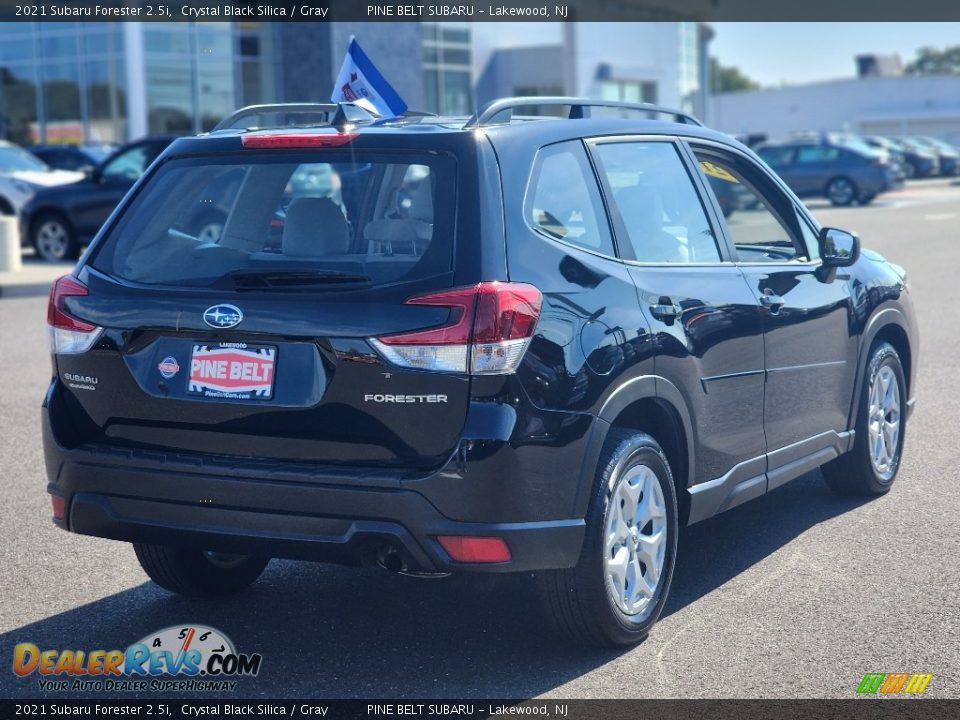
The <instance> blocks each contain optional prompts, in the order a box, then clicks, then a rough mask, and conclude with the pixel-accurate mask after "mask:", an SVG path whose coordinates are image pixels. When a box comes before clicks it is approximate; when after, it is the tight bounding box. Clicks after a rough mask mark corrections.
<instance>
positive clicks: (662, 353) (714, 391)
mask: <svg viewBox="0 0 960 720" xmlns="http://www.w3.org/2000/svg"><path fill="white" fill-rule="evenodd" d="M591 148H592V152H593V156H594V158H595V161H596V162H597V165H598V167H599V169H600V175H601V180H602V183H603V186H604V191H605V194H606V196H607V200H608V204H609V206H610V209H611V214H612V216H613V220H614V227H615V229H616V237H617V244H618V247H619V248H620V251H621V254H622V255H623V256H624V257H625V258H626V262H627V264H628V267H629V270H630V274H631V276H632V278H633V280H634V283H635V285H636V287H637V293H638V297H639V301H640V311H641V312H642V313H643V314H644V315H645V316H646V318H647V320H648V322H649V324H650V327H651V329H652V332H653V334H654V336H655V337H656V342H657V346H658V347H657V355H656V360H655V368H654V369H655V372H656V375H657V376H658V377H662V378H664V379H665V380H666V381H668V382H669V383H671V384H672V385H674V386H676V388H677V389H678V390H679V391H680V393H681V394H682V396H683V398H684V400H685V401H686V403H687V406H688V408H689V410H690V415H691V417H692V418H694V422H695V427H694V432H695V434H696V438H695V457H696V467H695V469H694V477H695V482H696V483H698V484H700V490H708V491H709V492H708V493H707V495H709V496H710V498H709V499H708V500H707V502H706V504H703V503H699V502H697V503H695V504H694V506H693V508H692V510H691V520H696V519H700V517H702V516H706V515H709V514H712V513H713V512H715V511H717V510H718V509H721V507H722V508H725V507H729V506H731V505H734V504H738V503H739V502H743V501H745V500H747V499H749V498H751V497H755V496H756V495H758V494H760V493H762V492H763V491H764V489H765V478H764V471H765V470H766V466H765V457H764V453H765V452H766V444H765V441H764V435H763V421H762V419H763V367H764V361H763V334H762V328H761V325H760V314H759V305H758V300H757V298H756V297H755V296H754V294H753V293H751V292H750V288H749V287H748V286H747V284H746V282H745V280H744V277H743V274H742V273H741V272H740V270H739V269H738V268H737V267H736V266H735V265H734V263H733V262H732V261H731V258H730V257H729V254H728V251H727V249H726V247H724V245H723V242H722V237H721V235H720V233H719V232H718V227H717V225H716V224H715V222H716V221H715V218H714V217H713V216H712V214H711V213H710V212H708V211H707V209H706V208H705V207H704V204H703V203H702V201H701V195H700V193H701V192H702V187H701V185H700V181H699V177H698V176H697V175H696V172H695V170H694V169H693V168H692V161H691V159H690V158H689V157H688V156H687V154H686V152H685V150H684V149H683V148H682V147H681V146H680V145H679V144H678V143H676V142H675V141H674V140H673V139H672V138H664V137H619V138H603V139H597V140H594V141H592V142H591ZM708 481H714V482H713V483H712V485H710V486H707V485H704V483H707V482H708ZM693 492H694V494H695V495H696V494H698V491H697V490H694V491H693ZM701 497H706V495H703V496H701Z"/></svg>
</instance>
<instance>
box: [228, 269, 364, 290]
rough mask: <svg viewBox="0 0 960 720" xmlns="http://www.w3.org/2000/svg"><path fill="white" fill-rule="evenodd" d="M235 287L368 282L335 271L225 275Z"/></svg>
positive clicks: (361, 277)
mask: <svg viewBox="0 0 960 720" xmlns="http://www.w3.org/2000/svg"><path fill="white" fill-rule="evenodd" d="M227 277H229V278H230V279H231V280H233V282H234V284H235V285H236V286H237V287H290V286H295V285H327V284H332V283H363V282H370V278H369V277H367V276H366V275H359V274H356V273H346V272H338V271H336V270H234V271H233V272H229V273H227Z"/></svg>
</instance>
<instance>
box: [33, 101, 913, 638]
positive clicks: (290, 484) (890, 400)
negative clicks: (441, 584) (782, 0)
mask: <svg viewBox="0 0 960 720" xmlns="http://www.w3.org/2000/svg"><path fill="white" fill-rule="evenodd" d="M535 104H540V105H545V106H550V107H552V108H553V109H554V110H556V109H557V108H562V110H563V112H564V113H565V117H563V118H519V117H513V116H512V111H513V109H514V108H517V107H521V106H527V107H528V106H530V105H535ZM664 115H665V116H666V118H665V119H663V117H662V116H664ZM653 116H656V117H659V118H660V119H656V117H653ZM312 176H316V177H322V178H323V182H318V183H311V182H299V181H297V182H294V181H292V179H293V178H302V177H312ZM213 198H216V202H217V204H218V207H220V208H225V211H224V212H225V213H226V216H225V219H224V221H223V223H222V227H221V228H220V230H219V232H218V236H217V237H216V238H211V237H209V236H204V237H198V236H196V235H193V234H191V232H190V225H189V223H188V222H187V220H186V219H187V218H190V217H193V216H194V215H195V214H196V210H197V209H198V207H202V206H203V204H204V203H207V202H211V201H212V199H213ZM48 322H49V325H50V338H51V351H52V353H53V364H54V371H53V378H52V382H51V384H50V387H49V390H48V392H47V395H46V398H45V400H44V403H43V408H44V411H43V434H44V445H45V452H46V464H47V472H48V478H49V485H48V491H49V492H50V494H51V496H52V499H53V513H54V520H55V522H56V523H57V524H58V525H60V526H61V527H63V528H65V529H67V530H71V531H73V532H78V533H84V534H89V535H97V536H101V537H107V538H115V539H118V540H125V541H129V542H132V543H134V546H135V548H136V552H137V556H138V558H139V559H140V562H141V564H142V565H143V567H144V569H145V570H146V572H147V573H148V574H149V575H150V577H151V578H153V579H154V581H156V582H157V583H158V584H160V585H161V586H163V587H165V588H167V589H169V590H172V591H175V592H179V593H184V594H187V595H195V594H217V593H229V592H234V591H238V590H240V589H242V588H243V587H245V586H246V585H248V584H249V583H250V582H252V581H253V580H254V579H255V578H256V577H257V576H258V575H259V574H260V572H261V571H262V570H263V568H264V566H265V565H266V563H267V561H268V558H270V557H285V558H303V559H310V560H324V561H336V562H344V563H376V564H380V565H382V566H384V567H386V568H388V569H392V570H397V571H403V572H408V573H431V574H433V573H447V572H461V571H463V572H519V571H533V572H534V573H535V574H536V579H537V584H538V587H539V590H540V592H541V593H542V595H543V608H544V613H545V615H546V616H547V617H548V618H550V619H551V620H552V621H553V622H554V623H555V624H556V625H557V626H558V627H559V628H560V629H561V630H562V631H564V632H565V633H566V634H568V635H570V636H573V637H574V638H577V639H579V640H582V641H588V642H594V643H601V644H627V643H632V642H636V641H637V640H639V639H641V638H643V637H644V636H645V634H646V633H647V632H648V630H649V629H650V627H651V626H652V625H653V623H654V622H655V621H656V619H657V618H658V616H659V614H660V612H661V609H662V608H663V605H664V602H665V600H666V597H667V593H668V590H669V587H670V581H671V577H672V574H673V567H674V559H675V556H676V547H677V534H678V529H679V528H680V527H681V526H683V525H685V524H687V523H694V522H697V521H700V520H703V519H705V518H708V517H710V516H712V515H714V514H716V513H719V512H722V511H724V510H726V509H728V508H730V507H733V506H735V505H738V504H740V503H742V502H744V501H746V500H749V499H751V498H754V497H757V496H759V495H761V494H763V493H765V492H767V491H768V490H771V489H773V488H775V487H777V486H779V485H781V484H782V483H784V482H787V481H788V480H790V479H792V478H795V477H797V476H799V475H801V474H802V473H805V472H807V471H809V470H812V469H814V468H817V467H819V466H823V474H824V476H825V478H826V481H827V482H828V483H829V485H830V487H832V488H833V489H834V490H836V491H838V492H841V493H861V494H881V493H884V492H886V491H887V490H888V489H889V488H890V485H891V483H892V482H893V480H894V478H895V477H896V474H897V470H898V468H899V465H900V460H901V452H902V448H903V440H904V430H905V423H906V420H907V417H908V415H909V411H910V409H911V408H912V407H913V390H914V378H915V374H916V362H917V336H916V326H915V321H914V315H913V310H912V305H911V301H910V295H909V291H908V288H907V283H906V279H905V273H904V271H903V270H902V269H901V268H899V267H898V266H896V265H893V264H891V263H888V262H886V261H885V260H884V259H883V258H882V257H880V256H878V255H876V254H875V253H871V252H869V251H867V250H863V251H861V250H860V248H859V241H858V240H857V238H856V237H855V236H853V235H851V234H849V233H846V232H843V231H841V230H836V229H830V228H821V227H820V226H819V225H818V224H817V222H816V221H815V219H814V218H813V217H812V216H811V215H810V214H809V213H808V211H807V210H806V209H805V208H804V206H803V205H802V204H801V203H800V202H799V201H798V200H797V199H796V197H795V196H794V195H793V194H792V193H791V192H790V190H789V189H788V188H787V187H786V186H785V185H784V184H783V183H782V182H781V181H780V180H779V179H778V178H777V177H776V175H775V174H773V172H772V171H770V169H769V168H768V167H766V166H765V165H764V164H763V162H762V161H761V160H759V158H758V157H757V156H756V155H755V154H754V153H752V152H751V151H750V150H749V149H747V148H746V147H744V146H742V145H740V144H739V143H737V142H736V141H734V140H732V139H730V138H729V137H727V136H726V135H723V134H721V133H718V132H714V131H711V130H708V129H705V128H703V127H701V126H700V125H699V124H698V123H697V122H696V121H695V120H693V119H692V118H690V117H689V116H686V115H684V114H682V113H679V112H677V111H670V110H664V109H662V108H657V107H653V106H648V105H629V104H624V103H605V102H601V101H593V100H582V99H573V98H514V99H509V100H501V101H496V102H494V103H492V104H490V105H488V106H487V107H486V108H485V109H484V110H483V111H481V112H480V113H478V115H476V116H474V117H472V118H469V119H464V118H460V119H455V118H436V117H428V116H420V115H416V116H408V117H401V118H395V119H390V120H382V119H375V118H373V117H370V116H368V115H367V114H366V113H365V112H363V111H362V110H361V109H359V108H356V107H353V106H350V105H346V104H345V105H339V106H269V107H259V108H249V109H245V110H243V111H239V112H238V113H236V114H235V115H234V116H232V117H231V118H229V119H228V120H226V121H224V123H222V127H221V128H220V129H218V130H216V131H214V132H212V133H210V134H208V135H205V136H201V137H193V138H184V139H180V140H177V141H176V142H174V143H173V145H172V146H171V147H169V148H168V149H167V150H166V151H165V152H164V153H163V154H162V156H161V157H160V158H159V159H158V160H157V161H156V162H155V163H154V164H153V165H152V166H151V168H150V169H149V171H148V172H147V173H146V175H145V176H144V177H143V178H142V179H141V181H140V182H138V184H137V185H136V186H135V187H134V188H133V189H132V190H131V192H130V193H129V195H128V196H127V198H126V199H125V200H124V201H123V202H122V203H121V205H120V207H119V208H118V209H117V210H116V211H115V212H114V213H113V215H112V216H111V217H110V219H109V220H108V221H107V222H106V224H105V225H104V227H103V229H102V230H101V232H100V233H99V235H98V237H97V238H96V239H95V241H94V242H93V244H92V245H91V247H90V248H89V249H88V251H87V253H86V254H85V255H84V257H83V258H82V259H81V261H80V263H79V264H78V266H77V268H76V270H75V271H74V272H73V274H71V275H69V276H67V277H64V278H62V279H61V280H60V281H58V282H57V283H56V285H55V286H54V288H53V290H52V292H51V298H50V306H49V317H48Z"/></svg>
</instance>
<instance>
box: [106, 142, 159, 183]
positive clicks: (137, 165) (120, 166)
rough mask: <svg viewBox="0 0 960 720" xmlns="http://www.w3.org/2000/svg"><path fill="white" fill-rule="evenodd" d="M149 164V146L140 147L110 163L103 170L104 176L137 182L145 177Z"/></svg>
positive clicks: (131, 149) (118, 156)
mask: <svg viewBox="0 0 960 720" xmlns="http://www.w3.org/2000/svg"><path fill="white" fill-rule="evenodd" d="M148 164H149V163H148V162H147V146H146V145H139V146H137V147H135V148H130V149H129V150H127V151H126V152H125V153H121V154H120V155H117V157H115V158H114V159H113V160H111V161H110V162H108V163H107V164H106V166H105V167H104V168H103V174H104V175H105V176H108V177H115V178H122V179H127V180H136V179H137V178H139V177H140V176H141V175H143V171H144V170H146V169H147V165H148Z"/></svg>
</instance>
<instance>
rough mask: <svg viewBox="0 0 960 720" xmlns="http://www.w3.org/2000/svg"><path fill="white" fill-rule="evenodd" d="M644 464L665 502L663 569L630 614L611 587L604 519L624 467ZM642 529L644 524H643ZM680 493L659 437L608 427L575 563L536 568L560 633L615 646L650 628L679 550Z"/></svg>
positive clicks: (551, 619)
mask: <svg viewBox="0 0 960 720" xmlns="http://www.w3.org/2000/svg"><path fill="white" fill-rule="evenodd" d="M638 465H646V466H647V467H648V468H650V469H651V470H652V471H653V473H654V475H655V476H656V480H657V483H658V484H659V487H660V490H661V491H662V494H663V501H664V508H665V511H666V512H665V516H666V518H665V530H666V533H667V534H666V539H665V543H666V548H665V552H664V556H663V569H662V571H661V573H660V577H659V580H658V581H657V585H656V588H655V590H654V591H653V593H652V595H651V598H650V599H649V601H648V604H647V606H646V607H645V608H644V609H643V611H642V612H640V613H638V614H636V615H628V614H627V613H626V612H624V611H623V610H622V609H621V608H620V607H618V606H617V604H616V603H615V601H614V600H613V598H612V597H611V593H610V592H609V591H608V578H607V576H606V572H605V566H604V554H605V553H606V537H605V536H606V533H605V527H606V521H607V519H608V517H609V516H608V511H609V509H610V508H612V507H614V506H613V505H611V498H612V496H613V495H612V493H613V491H614V489H615V488H616V487H617V480H618V479H619V478H621V477H623V474H624V472H625V471H628V470H630V469H631V468H634V467H636V466H638ZM640 530H641V531H642V530H643V528H640ZM677 533H678V521H677V497H676V491H675V490H674V486H673V475H672V474H671V472H670V465H669V463H668V462H667V458H666V456H665V455H664V453H663V450H661V448H660V446H659V445H658V444H657V442H656V440H654V439H653V438H652V437H650V436H649V435H647V434H645V433H638V432H635V431H632V430H626V429H613V430H611V431H610V433H609V435H608V437H607V440H606V443H605V444H604V448H603V453H602V455H601V458H600V462H599V464H598V467H597V475H596V479H595V481H594V486H593V490H592V494H591V498H590V505H589V509H588V511H587V517H586V533H585V536H584V542H583V549H582V551H581V553H580V559H579V562H578V563H577V565H576V566H575V567H573V568H570V569H565V570H550V571H546V572H541V573H537V577H536V580H537V589H538V592H539V595H540V602H541V606H542V608H543V610H544V614H545V616H546V619H547V621H548V623H549V624H550V625H551V627H552V629H553V630H554V632H556V633H557V634H558V635H560V636H561V637H564V638H566V639H570V640H573V641H575V642H577V643H581V644H583V643H586V644H592V645H600V646H604V647H617V646H623V645H632V644H634V643H638V642H640V641H641V640H643V639H644V638H646V637H647V635H648V634H649V632H650V628H652V627H653V625H654V623H656V621H657V619H658V618H659V617H660V613H661V612H662V611H663V606H664V604H665V603H666V600H667V594H668V593H669V591H670V582H671V581H672V579H673V567H674V562H675V560H676V555H677Z"/></svg>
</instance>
